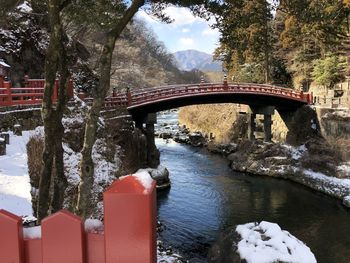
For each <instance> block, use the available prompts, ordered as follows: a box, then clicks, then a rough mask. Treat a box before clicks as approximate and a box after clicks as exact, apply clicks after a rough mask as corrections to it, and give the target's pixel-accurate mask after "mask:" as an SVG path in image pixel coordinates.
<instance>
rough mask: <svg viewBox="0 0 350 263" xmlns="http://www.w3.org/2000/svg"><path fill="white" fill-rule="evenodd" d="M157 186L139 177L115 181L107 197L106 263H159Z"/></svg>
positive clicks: (105, 198)
mask: <svg viewBox="0 0 350 263" xmlns="http://www.w3.org/2000/svg"><path fill="white" fill-rule="evenodd" d="M155 186H156V184H155V182H154V181H153V182H152V185H151V187H150V189H148V190H147V189H145V187H144V186H143V184H142V183H141V182H140V181H139V179H137V178H136V177H135V176H127V177H125V178H124V179H121V180H117V181H115V182H114V183H113V184H112V185H111V186H110V187H109V188H108V190H107V191H106V192H105V193H104V195H103V202H104V209H105V211H104V223H105V250H106V263H115V262H118V263H131V262H132V263H155V262H156V261H157V247H156V214H157V210H156V187H155Z"/></svg>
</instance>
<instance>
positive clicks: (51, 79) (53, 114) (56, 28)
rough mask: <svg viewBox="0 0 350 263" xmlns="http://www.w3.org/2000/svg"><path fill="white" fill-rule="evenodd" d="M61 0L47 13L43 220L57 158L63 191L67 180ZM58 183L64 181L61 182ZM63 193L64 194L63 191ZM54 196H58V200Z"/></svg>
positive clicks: (39, 214)
mask: <svg viewBox="0 0 350 263" xmlns="http://www.w3.org/2000/svg"><path fill="white" fill-rule="evenodd" d="M60 4H61V1H60V0H48V11H49V12H48V14H49V22H50V28H51V33H50V44H49V47H48V50H47V52H46V58H45V87H44V96H43V103H42V110H41V115H42V119H43V124H44V132H45V136H44V151H43V159H42V162H43V169H42V172H41V177H40V182H39V196H38V204H37V218H38V222H40V221H41V220H42V219H43V218H44V217H45V216H47V215H48V213H49V206H50V199H51V198H50V185H51V176H52V175H53V171H52V167H53V162H54V160H55V164H56V168H57V169H56V178H57V179H56V180H55V187H54V188H57V187H58V186H59V188H60V191H61V190H62V189H63V187H62V186H64V183H65V182H66V181H65V180H64V179H63V178H64V168H63V150H62V137H63V132H64V131H63V126H62V122H61V119H62V116H63V111H64V108H65V104H66V102H65V101H66V97H65V92H66V91H65V85H66V82H67V79H68V76H69V74H68V70H67V65H66V60H65V57H66V53H65V50H64V44H63V27H62V24H61V17H60V12H61V10H62V8H63V7H62V6H60ZM59 69H60V71H61V74H62V79H61V83H60V87H59V100H58V103H57V106H56V110H55V109H54V107H53V103H52V94H53V90H54V86H55V80H56V73H57V72H58V70H59ZM59 182H62V184H61V183H59ZM61 194H64V191H63V193H62V192H61ZM55 198H59V201H58V202H56V199H55ZM62 203H63V200H62V197H61V196H60V195H59V196H58V197H57V195H54V196H53V199H52V204H54V209H55V210H56V209H59V206H60V204H61V205H62Z"/></svg>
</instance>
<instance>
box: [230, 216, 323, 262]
mask: <svg viewBox="0 0 350 263" xmlns="http://www.w3.org/2000/svg"><path fill="white" fill-rule="evenodd" d="M236 232H237V233H238V234H239V235H240V236H241V238H242V240H241V241H240V242H239V243H238V246H237V247H238V249H237V252H238V253H239V255H240V257H241V259H245V260H246V261H247V263H271V262H280V261H281V262H290V263H313V262H317V261H316V258H315V256H314V254H313V253H312V252H311V250H310V248H308V247H307V246H306V245H305V244H304V243H303V242H301V241H300V240H298V239H297V238H296V237H294V236H293V235H291V234H290V233H289V232H287V231H284V230H281V228H280V227H279V226H278V225H277V224H274V223H270V222H266V221H262V222H261V223H260V224H258V223H248V224H244V225H238V226H237V227H236Z"/></svg>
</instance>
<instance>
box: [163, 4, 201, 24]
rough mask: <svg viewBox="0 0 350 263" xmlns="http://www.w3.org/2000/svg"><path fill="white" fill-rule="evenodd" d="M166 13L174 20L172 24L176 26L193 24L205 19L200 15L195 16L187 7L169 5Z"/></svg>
mask: <svg viewBox="0 0 350 263" xmlns="http://www.w3.org/2000/svg"><path fill="white" fill-rule="evenodd" d="M164 13H165V14H166V15H168V16H169V17H170V18H171V19H173V20H174V22H173V23H171V24H172V25H173V26H175V27H176V26H183V25H192V24H193V23H196V22H203V21H204V20H203V19H201V18H199V17H195V16H194V15H193V14H192V12H191V11H190V10H189V9H188V8H185V7H175V6H169V7H167V8H165V10H164Z"/></svg>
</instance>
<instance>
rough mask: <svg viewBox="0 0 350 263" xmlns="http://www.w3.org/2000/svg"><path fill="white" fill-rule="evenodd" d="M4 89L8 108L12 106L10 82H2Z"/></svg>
mask: <svg viewBox="0 0 350 263" xmlns="http://www.w3.org/2000/svg"><path fill="white" fill-rule="evenodd" d="M4 88H5V89H6V93H7V104H8V106H12V94H11V93H12V91H11V81H4Z"/></svg>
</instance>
